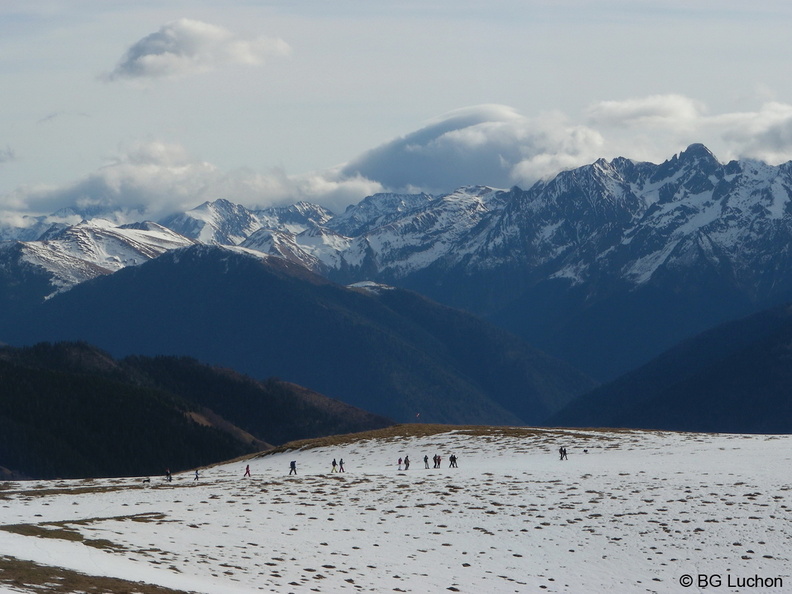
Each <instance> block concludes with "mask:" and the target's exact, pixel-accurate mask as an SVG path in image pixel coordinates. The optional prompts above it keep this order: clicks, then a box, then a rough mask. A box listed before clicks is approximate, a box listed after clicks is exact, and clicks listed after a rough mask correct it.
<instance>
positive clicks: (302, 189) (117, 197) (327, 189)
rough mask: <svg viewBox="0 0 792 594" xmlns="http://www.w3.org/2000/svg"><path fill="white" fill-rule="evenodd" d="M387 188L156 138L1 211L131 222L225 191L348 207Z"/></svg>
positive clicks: (7, 199) (262, 199)
mask: <svg viewBox="0 0 792 594" xmlns="http://www.w3.org/2000/svg"><path fill="white" fill-rule="evenodd" d="M382 189H383V188H382V186H381V185H380V184H378V183H376V182H372V181H370V180H367V179H362V178H360V177H358V176H351V177H350V176H343V177H341V176H339V175H338V173H337V172H336V171H333V170H329V171H326V172H320V173H309V174H304V175H295V176H288V175H286V174H285V173H284V172H283V171H280V170H272V171H270V172H268V173H258V172H256V171H253V170H250V169H244V168H241V169H236V170H233V171H226V172H224V171H221V170H220V169H218V168H217V167H216V166H214V165H212V164H211V163H208V162H206V161H203V160H200V159H197V158H195V157H193V156H192V155H190V154H189V153H188V152H187V151H186V150H185V149H184V148H183V147H182V146H180V145H178V144H174V143H166V142H161V141H152V142H140V143H134V144H132V145H129V146H127V147H124V149H123V150H121V151H120V152H119V153H118V154H117V155H115V156H114V157H113V158H111V159H110V160H109V161H108V163H107V164H106V165H104V166H103V167H101V168H100V169H99V170H97V171H95V172H93V173H91V174H89V175H86V176H85V177H83V178H81V179H78V180H77V181H75V182H72V183H69V184H65V185H63V186H58V187H50V186H38V187H34V186H25V187H21V188H17V189H16V190H14V191H13V192H10V193H8V194H6V195H2V196H0V212H4V213H5V214H6V215H10V213H25V214H35V215H48V214H51V213H54V212H57V211H59V210H61V209H64V208H72V209H74V210H76V211H77V212H78V213H80V214H81V215H82V216H86V217H92V216H104V217H108V218H112V219H114V220H116V221H117V222H119V223H125V222H131V221H138V220H141V219H148V220H159V219H161V218H163V217H164V216H166V215H168V214H171V213H173V212H179V211H184V210H188V209H191V208H194V207H195V206H197V205H199V204H201V203H202V202H205V201H207V200H210V201H211V200H217V199H218V198H227V199H229V200H231V201H233V202H237V203H239V204H243V205H246V206H248V207H251V208H262V207H267V206H272V205H278V204H291V203H293V202H295V201H299V200H306V201H310V202H318V203H321V204H323V205H325V206H327V207H328V208H330V209H331V210H336V211H337V212H340V211H341V210H343V208H345V207H346V206H347V205H348V204H351V203H353V202H357V201H359V200H361V199H362V198H364V197H365V196H368V195H370V194H373V193H376V192H378V191H381V190H382ZM6 218H7V217H6Z"/></svg>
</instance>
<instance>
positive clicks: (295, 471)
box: [289, 460, 297, 475]
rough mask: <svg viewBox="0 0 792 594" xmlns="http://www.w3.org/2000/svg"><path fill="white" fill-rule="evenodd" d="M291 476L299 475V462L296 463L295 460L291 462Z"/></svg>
mask: <svg viewBox="0 0 792 594" xmlns="http://www.w3.org/2000/svg"><path fill="white" fill-rule="evenodd" d="M289 474H290V475H292V474H297V462H295V461H294V460H292V461H291V462H289Z"/></svg>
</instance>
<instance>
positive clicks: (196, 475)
mask: <svg viewBox="0 0 792 594" xmlns="http://www.w3.org/2000/svg"><path fill="white" fill-rule="evenodd" d="M197 480H198V470H197V469H196V471H195V478H194V479H193V481H197Z"/></svg>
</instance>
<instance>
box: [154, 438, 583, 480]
mask: <svg viewBox="0 0 792 594" xmlns="http://www.w3.org/2000/svg"><path fill="white" fill-rule="evenodd" d="M584 453H586V454H588V450H584ZM558 455H559V457H560V459H561V460H568V459H569V458H568V457H567V450H566V448H565V447H563V446H562V447H560V448H558ZM423 461H424V468H429V456H428V455H424V457H423ZM442 462H443V458H442V456H440V454H435V455H434V456H432V463H433V464H434V466H432V468H440V467H441V464H442ZM396 464H397V466H398V468H399V470H409V469H410V457H409V456H404V458H399V459H398V461H397V462H396ZM448 467H449V468H459V466H457V457H456V454H451V455H450V456H449V457H448ZM330 472H331V473H333V472H346V471H345V470H344V459H343V458H341V459H339V460H336V459H335V458H333V461H332V462H331V470H330ZM289 474H290V475H292V474H297V461H296V460H292V461H291V462H289ZM242 476H243V478H244V477H249V476H250V464H248V465H247V466H245V474H244V475H242ZM165 480H167V481H169V482H170V481H171V480H172V475H171V472H170V469H168V470H166V471H165ZM193 480H194V481H197V480H198V471H197V470H196V471H195V478H194V479H193Z"/></svg>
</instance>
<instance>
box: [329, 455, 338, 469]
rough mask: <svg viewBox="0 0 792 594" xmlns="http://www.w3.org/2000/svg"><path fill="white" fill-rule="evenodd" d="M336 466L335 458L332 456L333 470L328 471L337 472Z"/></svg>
mask: <svg viewBox="0 0 792 594" xmlns="http://www.w3.org/2000/svg"><path fill="white" fill-rule="evenodd" d="M337 466H338V463H337V462H336V459H335V458H333V470H331V471H330V472H331V473H333V472H338V468H336V467H337Z"/></svg>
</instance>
